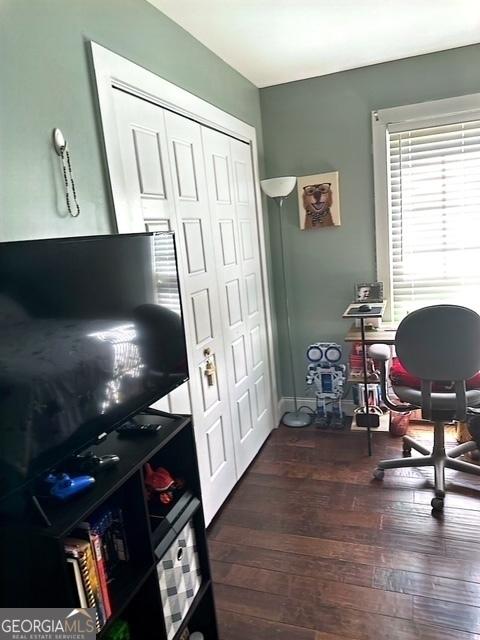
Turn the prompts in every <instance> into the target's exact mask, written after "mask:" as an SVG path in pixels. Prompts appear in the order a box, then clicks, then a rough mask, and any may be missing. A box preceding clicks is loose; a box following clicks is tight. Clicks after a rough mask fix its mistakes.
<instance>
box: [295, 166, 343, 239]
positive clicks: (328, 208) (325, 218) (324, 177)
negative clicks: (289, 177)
mask: <svg viewBox="0 0 480 640" xmlns="http://www.w3.org/2000/svg"><path fill="white" fill-rule="evenodd" d="M297 191H298V211H299V219H300V229H302V230H305V231H307V230H311V229H322V228H325V227H339V226H340V224H341V222H340V192H339V176H338V171H330V172H328V173H318V174H314V175H310V176H303V177H300V178H298V179H297Z"/></svg>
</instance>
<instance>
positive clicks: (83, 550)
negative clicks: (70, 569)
mask: <svg viewBox="0 0 480 640" xmlns="http://www.w3.org/2000/svg"><path fill="white" fill-rule="evenodd" d="M64 544H65V551H66V553H67V555H73V557H77V558H79V560H80V569H81V573H82V578H83V584H84V586H85V591H86V593H87V599H88V600H89V606H90V607H95V609H96V612H97V630H98V631H99V630H100V629H101V628H102V627H103V625H104V624H105V621H106V617H105V608H104V605H103V598H102V592H101V588H100V583H99V579H98V574H97V568H96V562H95V558H94V555H93V551H92V547H91V545H90V542H87V541H86V540H80V539H77V538H66V540H65V543H64Z"/></svg>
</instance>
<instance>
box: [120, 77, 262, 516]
mask: <svg viewBox="0 0 480 640" xmlns="http://www.w3.org/2000/svg"><path fill="white" fill-rule="evenodd" d="M113 95H114V105H115V117H116V127H117V133H118V143H119V148H120V156H121V157H120V158H119V159H118V161H119V162H120V163H121V165H122V173H123V177H124V184H123V185H122V197H123V199H124V202H122V204H121V211H118V204H117V223H118V228H119V232H121V233H122V232H131V231H142V230H145V229H147V230H152V231H156V230H163V229H170V230H172V231H175V235H176V240H177V251H178V260H179V273H180V283H181V288H182V306H183V313H184V320H185V326H186V337H187V349H188V358H189V369H190V380H189V382H188V383H187V384H186V385H183V386H182V387H180V388H179V389H177V390H176V391H175V392H174V393H172V394H171V395H170V397H169V398H168V399H165V400H164V401H163V403H161V404H160V405H159V406H162V408H166V409H167V410H171V411H173V412H187V413H189V412H191V413H192V414H193V419H194V427H195V437H196V444H197V453H198V458H199V467H200V476H201V483H202V494H203V501H204V509H205V514H206V520H207V522H209V521H210V520H211V519H212V517H213V516H214V515H215V513H216V511H217V510H218V508H219V507H220V506H221V504H222V503H223V501H224V500H225V498H226V497H227V496H228V494H229V493H230V491H231V490H232V488H233V487H234V485H235V483H236V482H237V480H238V478H239V477H240V476H241V474H242V473H243V472H244V471H245V469H246V468H247V466H248V465H249V464H250V462H251V461H252V459H253V458H254V456H255V455H256V453H257V452H258V450H259V448H260V446H261V445H262V443H263V442H264V440H265V438H266V437H267V435H268V434H269V432H270V430H271V429H272V428H273V426H274V424H273V411H272V400H273V399H272V392H271V380H270V369H269V364H268V357H267V354H268V350H267V333H266V326H265V303H264V297H263V287H262V278H261V265H260V258H259V242H258V217H257V208H256V203H255V189H254V181H253V180H254V178H253V171H252V159H251V150H250V146H249V145H248V144H246V143H244V142H241V141H239V140H237V139H235V138H232V137H230V136H228V135H226V134H224V133H220V132H218V131H215V130H213V129H210V128H208V127H204V126H202V125H201V124H199V123H198V122H195V121H194V120H191V119H189V118H186V117H183V116H181V115H178V114H176V113H173V112H171V111H168V110H166V109H163V108H161V107H159V106H157V105H155V104H152V103H150V102H147V101H145V100H143V99H141V98H139V97H136V96H133V95H130V94H128V93H125V92H123V91H121V90H119V89H113ZM112 189H115V184H112ZM116 201H117V203H118V198H117V199H116ZM207 367H208V368H209V371H211V370H212V369H213V368H214V374H213V376H211V375H207V373H208V372H207V371H206V369H207Z"/></svg>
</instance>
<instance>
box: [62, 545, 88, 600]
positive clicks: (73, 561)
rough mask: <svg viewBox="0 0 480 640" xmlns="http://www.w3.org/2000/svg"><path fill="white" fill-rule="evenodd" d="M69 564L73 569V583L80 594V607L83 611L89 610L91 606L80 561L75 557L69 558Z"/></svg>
mask: <svg viewBox="0 0 480 640" xmlns="http://www.w3.org/2000/svg"><path fill="white" fill-rule="evenodd" d="M67 564H68V566H69V567H70V569H71V572H72V578H73V582H74V583H75V585H76V587H77V593H78V606H79V607H81V608H82V609H87V608H88V606H89V604H88V602H87V595H86V593H85V587H84V585H83V580H82V572H81V571H80V565H79V559H78V558H74V557H69V558H67Z"/></svg>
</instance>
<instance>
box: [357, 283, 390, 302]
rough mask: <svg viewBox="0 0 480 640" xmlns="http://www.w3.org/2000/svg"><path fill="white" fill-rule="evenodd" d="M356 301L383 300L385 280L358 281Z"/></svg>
mask: <svg viewBox="0 0 480 640" xmlns="http://www.w3.org/2000/svg"><path fill="white" fill-rule="evenodd" d="M355 302H365V303H369V302H383V282H357V283H356V284H355Z"/></svg>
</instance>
